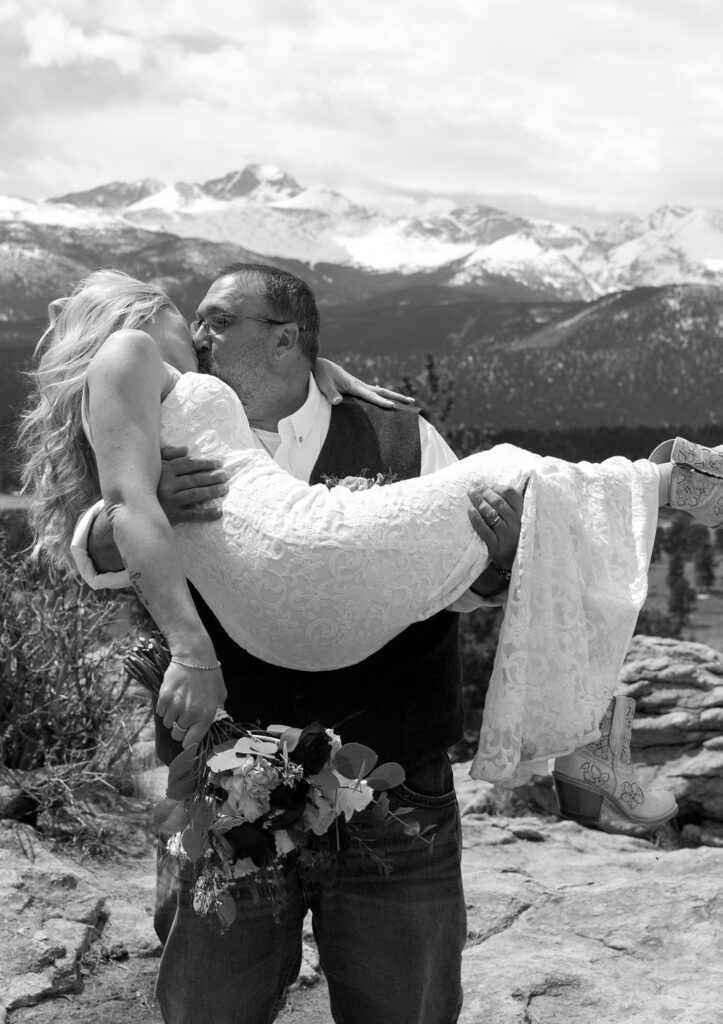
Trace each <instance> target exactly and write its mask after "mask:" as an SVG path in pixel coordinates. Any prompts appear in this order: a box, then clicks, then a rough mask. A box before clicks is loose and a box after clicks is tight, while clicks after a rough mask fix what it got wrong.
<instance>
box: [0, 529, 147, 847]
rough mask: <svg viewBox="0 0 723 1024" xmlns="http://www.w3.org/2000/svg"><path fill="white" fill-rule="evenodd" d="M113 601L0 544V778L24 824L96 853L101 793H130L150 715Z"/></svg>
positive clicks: (115, 601)
mask: <svg viewBox="0 0 723 1024" xmlns="http://www.w3.org/2000/svg"><path fill="white" fill-rule="evenodd" d="M120 604H121V602H120V601H119V600H118V599H110V600H108V599H103V598H102V597H99V596H98V595H97V594H95V593H93V592H92V591H90V590H89V589H88V588H87V587H85V586H83V585H81V584H79V583H78V582H76V581H75V580H74V579H72V578H71V577H69V576H66V575H53V574H50V573H49V572H48V571H47V570H46V569H44V568H43V567H41V566H38V565H35V564H33V563H32V562H30V561H29V560H28V559H27V557H24V556H23V555H22V554H20V553H17V552H14V553H11V552H9V551H8V550H7V547H6V546H5V545H2V544H0V606H1V607H2V609H3V622H2V625H1V626H0V781H2V782H3V783H4V788H5V791H6V795H7V794H10V795H12V794H13V793H14V794H16V796H15V799H16V800H19V806H20V808H21V809H23V807H25V814H24V815H23V817H24V820H27V821H30V822H31V823H36V822H37V821H38V820H40V821H41V822H42V823H44V824H45V826H46V827H47V828H48V830H49V831H50V832H51V834H53V835H54V836H55V837H56V838H71V839H73V840H77V841H79V842H81V844H85V845H88V846H89V847H90V848H91V849H93V848H94V847H95V846H98V849H93V852H103V849H102V848H103V842H102V836H101V837H99V836H98V835H97V834H96V833H97V827H96V825H95V823H94V821H95V819H94V815H93V806H94V804H96V805H97V802H98V801H97V796H98V792H99V791H106V793H108V794H110V793H111V792H113V791H115V792H118V793H123V792H128V787H129V784H130V773H129V771H128V768H129V761H130V757H131V752H132V745H133V743H134V741H135V740H136V739H137V737H138V735H139V733H140V731H141V730H142V728H143V726H144V725H145V723H146V722H147V721H148V717H149V708H148V704H147V698H146V697H145V696H144V695H142V693H141V692H140V691H139V689H138V688H137V686H136V685H135V684H132V683H131V682H130V680H129V679H128V677H127V675H126V673H125V672H124V671H123V669H122V663H121V656H120V655H121V648H122V646H125V644H121V643H120V642H119V641H118V640H114V639H112V636H111V632H112V626H113V623H114V620H115V619H116V618H117V616H118V612H119V608H120ZM23 798H24V800H25V804H23ZM11 802H12V801H11ZM5 815H6V816H9V813H8V811H7V809H6V810H5ZM38 815H40V818H39V819H38ZM13 816H17V817H20V816H21V815H13Z"/></svg>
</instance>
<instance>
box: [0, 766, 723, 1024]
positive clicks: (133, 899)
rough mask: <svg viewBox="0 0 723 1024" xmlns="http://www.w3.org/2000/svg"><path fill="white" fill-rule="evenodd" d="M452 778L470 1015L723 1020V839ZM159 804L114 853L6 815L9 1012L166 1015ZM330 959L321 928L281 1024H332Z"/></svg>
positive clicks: (581, 1021)
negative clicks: (159, 984) (684, 834)
mask: <svg viewBox="0 0 723 1024" xmlns="http://www.w3.org/2000/svg"><path fill="white" fill-rule="evenodd" d="M456 776H457V788H458V793H459V798H460V805H461V808H462V811H463V822H464V875H465V884H466V892H467V903H468V915H469V920H468V936H469V938H468V944H467V949H466V951H465V956H464V981H465V1007H464V1010H463V1014H462V1017H461V1024H473V1022H474V1024H479V1022H480V1021H484V1022H485V1024H553V1022H554V1024H567V1022H570V1024H572V1022H575V1024H605V1022H613V1021H614V1022H616V1024H618V1022H624V1024H660V1022H662V1021H674V1022H676V1024H719V1021H720V1020H721V1010H720V1004H721V998H722V997H723V887H722V885H721V878H722V877H723V849H720V848H711V847H698V848H691V847H687V846H685V845H684V844H683V841H682V840H681V839H680V838H676V837H675V835H674V834H672V833H668V834H667V835H663V836H662V837H659V842H660V845H655V844H653V843H651V842H649V841H646V840H642V839H638V838H633V837H630V836H620V835H610V834H606V833H602V832H593V831H589V830H585V829H583V828H581V827H580V826H578V825H575V824H573V823H570V822H560V821H557V820H555V819H554V818H553V817H550V816H545V815H542V814H541V815H539V816H530V815H527V816H515V815H514V814H512V813H510V814H504V813H502V814H500V813H497V814H495V815H491V814H489V813H488V811H489V809H490V807H491V806H492V804H493V803H495V802H496V803H497V805H498V807H499V802H500V801H499V800H496V801H495V800H493V799H492V796H493V794H492V793H491V789H490V787H489V786H488V785H486V784H485V783H476V782H473V781H472V780H471V779H469V778H468V776H467V774H466V768H465V766H463V765H458V766H456ZM149 779H150V782H151V787H150V788H151V789H152V788H157V787H158V785H160V784H161V778H160V776H158V774H156V776H154V775H153V773H149ZM147 782H148V779H147ZM150 802H152V798H151V796H150V795H149V796H148V797H147V798H145V799H137V800H134V801H127V802H126V804H124V808H123V812H124V813H123V818H122V821H123V828H122V830H121V831H118V835H117V841H116V842H115V843H114V847H115V854H114V856H113V858H112V859H108V860H105V861H102V862H97V861H93V862H90V861H85V862H80V861H78V860H77V859H71V858H70V857H69V856H68V855H67V853H66V854H60V853H58V852H55V853H54V852H52V851H51V850H50V849H49V847H48V846H47V844H44V843H43V842H41V841H40V840H39V839H38V837H37V835H36V833H35V832H34V831H33V830H32V829H29V828H28V827H26V826H22V825H18V824H15V823H11V822H0V900H1V901H2V906H3V908H4V912H3V915H2V923H0V947H1V948H2V949H3V956H2V957H1V958H0V1001H2V1004H3V1006H4V1019H5V1020H6V1021H7V1022H8V1024H31V1022H32V1024H41V1022H42V1024H50V1022H51V1021H52V1022H53V1024H56V1022H57V1024H65V1022H67V1024H98V1022H99V1021H102V1022H103V1024H152V1022H160V1020H161V1017H160V1014H159V1013H158V1010H157V1009H156V1007H155V1005H154V1002H153V981H154V976H155V971H156V968H157V962H158V954H159V950H158V946H157V943H156V941H155V936H154V934H153V930H152V927H151V911H152V903H153V881H154V879H153V854H152V837H151V836H150V834H149V832H148V829H147V820H148V816H147V808H148V806H149V803H150ZM503 803H504V801H503ZM503 809H504V808H503ZM509 809H510V811H512V810H513V809H514V808H513V807H512V805H511V804H510V808H509ZM109 827H110V826H109ZM116 828H117V825H116ZM317 968H318V963H317V961H316V956H315V951H314V948H313V944H312V943H311V942H310V940H309V942H308V944H307V949H306V961H305V963H304V968H303V971H302V977H301V979H300V982H299V983H297V986H296V987H295V989H294V991H293V992H292V993H291V996H290V999H289V1003H288V1006H287V1007H286V1009H285V1010H284V1011H283V1012H282V1014H281V1016H280V1017H279V1021H280V1022H281V1024H331V1020H332V1018H331V1016H330V1014H329V1011H328V1005H327V1000H326V992H325V986H324V982H323V979H322V978H321V977H320V976H319V974H318V970H317ZM1 1020H3V1014H2V1013H0V1021H1Z"/></svg>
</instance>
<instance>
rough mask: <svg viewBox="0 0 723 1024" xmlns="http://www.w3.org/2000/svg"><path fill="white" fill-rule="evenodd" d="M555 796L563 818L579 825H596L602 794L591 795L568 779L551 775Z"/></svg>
mask: <svg viewBox="0 0 723 1024" xmlns="http://www.w3.org/2000/svg"><path fill="white" fill-rule="evenodd" d="M552 781H553V785H554V787H555V796H556V797H557V803H558V805H559V807H560V814H561V815H562V816H563V818H572V819H573V821H579V822H580V824H581V825H596V824H597V822H598V819H599V817H600V811H601V809H602V802H603V795H602V793H592V792H591V791H590V790H589V789H583V788H582V787H581V786H577V785H576V784H575V783H574V782H571V781H570V780H569V779H563V778H561V777H560V776H558V775H556V774H555V773H554V772H553V773H552Z"/></svg>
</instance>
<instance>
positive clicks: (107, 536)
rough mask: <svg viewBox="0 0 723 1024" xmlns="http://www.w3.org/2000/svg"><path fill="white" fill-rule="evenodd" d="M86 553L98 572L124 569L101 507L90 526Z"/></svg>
mask: <svg viewBox="0 0 723 1024" xmlns="http://www.w3.org/2000/svg"><path fill="white" fill-rule="evenodd" d="M88 554H89V555H90V557H91V559H92V560H93V565H94V566H95V568H96V570H97V571H98V572H99V573H106V572H120V571H121V570H122V569H125V566H124V564H123V559H122V558H121V556H120V551H119V550H118V548H117V547H116V543H115V539H114V537H113V527H112V525H111V522H110V520H109V519H108V515H107V513H106V510H105V508H103V509H101V511H100V512H99V513H98V515H97V516H96V517H95V519H94V520H93V525H92V526H91V528H90V533H89V534H88Z"/></svg>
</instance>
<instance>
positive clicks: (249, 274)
mask: <svg viewBox="0 0 723 1024" xmlns="http://www.w3.org/2000/svg"><path fill="white" fill-rule="evenodd" d="M318 328H319V317H318V312H317V308H316V303H315V301H314V296H313V294H312V292H311V290H310V289H309V288H308V286H307V285H306V284H305V283H304V282H303V281H301V280H300V279H299V278H296V277H295V276H293V275H291V274H288V273H286V272H284V271H280V270H278V269H277V268H274V267H270V266H266V265H263V264H235V265H232V266H230V267H227V268H226V269H225V270H224V271H222V272H221V274H220V275H219V277H218V278H217V279H216V280H215V281H214V282H213V284H212V285H211V287H210V289H209V291H208V293H207V294H206V296H205V297H204V299H203V301H202V302H201V303H200V305H199V307H198V314H197V319H196V320H195V321H194V324H193V325H192V329H193V331H194V344H195V347H196V350H197V352H198V355H199V363H200V364H201V365H202V366H203V368H207V369H209V370H210V371H211V372H212V373H214V374H216V375H217V376H219V377H220V378H221V379H223V380H225V381H226V382H227V383H228V384H230V385H231V387H233V388H234V390H235V391H236V392H237V393H238V394H239V397H240V398H241V399H242V401H243V403H244V406H245V409H246V413H247V415H248V418H249V421H250V423H251V426H252V428H253V429H254V432H255V436H256V438H257V441H258V445H259V447H260V448H264V449H265V450H266V451H268V452H269V454H271V455H272V457H274V458H275V459H276V460H277V462H279V464H280V465H281V466H283V467H284V468H286V469H287V470H288V471H289V472H291V473H292V474H294V475H295V476H297V477H299V478H301V479H305V480H309V482H311V483H317V482H320V481H323V480H324V479H325V478H327V477H330V478H338V477H343V476H346V475H366V476H375V475H376V474H378V473H381V474H383V475H384V476H385V477H387V478H389V477H392V476H393V477H394V478H396V479H404V478H407V477H411V476H416V475H420V474H424V473H429V472H433V471H434V470H436V469H440V468H442V467H443V466H444V465H447V464H449V463H450V462H451V461H454V459H455V456H454V455H453V453H452V452H451V450H450V449H449V448H448V446H447V445H446V443H445V442H444V441H443V439H442V438H441V437H440V435H439V434H437V432H436V431H434V429H433V428H432V427H431V426H430V425H429V424H428V423H427V422H426V421H425V420H423V419H422V418H421V417H419V416H417V415H416V413H415V412H413V411H410V410H408V409H402V408H397V409H394V410H391V411H386V410H383V409H380V408H378V407H376V406H374V405H371V404H368V403H364V402H359V401H355V400H348V399H345V400H344V401H343V402H341V403H340V404H334V405H331V404H330V403H329V402H328V401H327V400H326V399H325V398H324V397H323V395H322V394H321V393H320V391H319V390H318V388H317V386H316V384H315V383H314V379H313V377H312V376H311V375H310V370H311V368H312V367H313V365H314V361H315V359H316V355H317V352H318ZM174 463H175V466H176V468H179V469H181V470H182V471H183V472H182V473H181V474H180V476H179V477H176V476H175V475H174V473H173V470H174ZM164 472H165V478H164V479H165V482H164V484H163V488H162V490H163V491H164V492H165V494H166V499H165V506H164V507H166V510H167V513H168V514H169V518H171V520H172V521H175V522H177V521H179V519H181V518H187V517H188V516H189V515H191V516H193V517H194V518H199V517H201V518H202V517H203V516H204V515H208V514H210V513H207V512H206V513H204V512H203V511H200V512H199V511H197V510H194V509H193V508H191V509H190V510H189V509H188V507H187V506H188V504H189V502H188V500H187V499H188V498H189V493H190V492H189V490H188V488H187V484H188V483H189V482H190V483H191V484H193V485H201V490H200V491H198V490H197V489H196V488H195V487H194V489H193V493H192V497H193V499H194V500H195V501H199V500H201V499H203V498H204V497H206V496H213V495H214V494H217V493H218V488H219V487H220V486H221V487H222V484H219V477H218V476H217V475H215V474H214V472H213V470H212V469H211V468H209V467H208V466H204V465H203V464H202V465H201V466H200V467H199V465H198V464H195V465H194V463H193V462H192V460H187V459H182V458H179V459H176V460H171V461H170V463H168V464H167V466H166V469H165V471H164ZM194 472H195V473H197V474H200V475H198V476H194V475H193V474H194ZM188 474H190V476H189V475H188ZM169 480H170V481H171V482H170V483H169ZM204 484H205V485H207V486H210V487H211V490H210V491H208V490H206V491H204V490H203V485H204ZM471 497H472V496H471ZM473 504H474V509H473V510H472V511H471V518H472V520H473V523H474V524H475V528H476V529H477V531H478V533H479V534H480V536H481V537H482V539H483V540H484V541H485V543H486V544H487V545H488V548H489V550H490V554H491V557H492V558H493V559H494V560H495V561H496V563H497V567H494V566H491V567H489V568H488V569H487V570H486V571H485V572H484V573H483V574H482V576H481V577H480V578H479V579H478V580H477V581H476V583H475V584H474V587H473V590H474V591H475V592H476V593H477V594H478V595H480V597H476V596H475V595H474V594H468V595H465V596H464V598H463V599H462V601H461V602H460V604H459V608H457V606H455V608H456V609H457V610H471V609H472V608H473V607H476V606H478V605H479V604H481V603H484V599H485V598H491V599H493V600H494V599H495V597H498V598H499V597H500V596H504V588H505V579H504V575H503V573H504V570H505V569H508V568H509V566H510V565H511V563H512V560H513V557H514V553H515V549H516V544H517V539H518V536H519V524H520V515H521V507H522V500H521V496H520V495H519V494H518V493H517V492H514V491H512V490H506V491H504V492H500V493H497V492H495V491H493V490H491V489H483V490H482V491H480V492H477V493H476V494H475V495H474V497H473ZM180 505H183V506H185V509H184V510H183V511H180V512H179V506H180ZM81 533H82V531H81ZM79 542H80V546H81V548H82V539H81V540H80V541H79ZM88 551H89V553H90V556H91V558H92V559H93V561H94V562H95V564H96V567H97V568H98V569H100V570H101V571H102V570H105V569H114V568H116V567H118V566H119V565H120V561H119V560H118V559H117V556H115V558H116V560H115V562H114V554H113V544H112V532H109V529H108V526H107V521H105V520H104V517H103V516H102V515H99V516H97V517H96V518H95V519H94V520H93V525H92V529H91V531H90V539H89V544H88ZM80 557H81V558H82V555H81V556H80ZM87 564H88V563H87V562H86V565H87ZM93 571H94V570H92V569H90V568H86V576H88V575H91V574H92V572H93ZM108 582H111V583H112V582H115V583H116V584H118V583H121V585H122V582H123V577H122V574H118V575H117V576H116V577H115V580H114V581H113V580H108V579H107V578H104V577H96V580H95V585H100V586H102V585H106V584H107V583H108ZM194 596H195V597H196V600H197V605H198V607H199V611H200V614H201V616H202V618H203V620H204V623H205V625H206V628H207V629H208V631H209V634H210V636H211V638H212V640H213V643H214V647H215V649H216V652H217V654H218V657H219V660H220V662H221V664H222V666H223V670H224V678H225V682H226V686H227V689H228V700H227V703H226V707H227V710H228V711H229V713H230V714H231V716H232V717H233V718H234V719H235V720H237V721H256V720H259V721H260V722H261V723H262V724H264V725H265V724H268V723H269V722H283V723H285V724H287V725H295V726H304V725H306V724H308V723H309V722H311V721H314V720H318V721H320V722H322V723H323V724H325V725H328V726H332V725H335V724H337V723H339V722H344V723H345V724H344V725H342V727H341V732H342V736H343V738H344V739H346V740H355V741H358V742H361V743H366V744H368V745H369V746H370V747H372V749H374V750H375V751H376V752H377V753H378V755H379V758H380V760H381V761H385V760H396V761H399V762H401V764H402V765H403V766H404V768H405V770H406V773H407V777H406V780H405V783H404V785H402V786H400V787H399V788H398V790H396V791H394V792H393V793H392V795H391V807H392V810H394V809H395V807H404V808H412V811H411V812H410V814H409V815H408V816H407V817H406V819H405V820H407V821H409V820H410V819H414V820H415V821H416V822H418V824H419V827H420V829H421V830H424V829H426V828H427V827H431V830H432V831H433V833H434V841H433V842H432V844H431V845H428V844H426V843H424V842H423V841H422V840H420V839H419V838H410V837H408V836H406V835H402V834H399V833H397V832H394V831H392V830H385V831H384V832H381V833H380V832H379V831H378V830H375V827H374V825H373V824H372V823H371V822H368V823H367V825H366V826H365V829H366V830H365V831H364V832H363V833H362V835H361V838H362V839H363V840H364V842H366V843H367V844H368V845H369V846H370V847H371V849H372V850H373V851H374V853H375V855H376V857H375V858H374V859H372V858H371V857H369V856H368V855H365V856H361V855H359V854H357V853H356V852H353V851H349V852H348V853H347V854H346V855H345V856H344V858H343V859H342V861H341V864H340V867H339V870H338V871H337V872H336V874H335V875H334V877H333V878H329V879H325V880H323V881H322V882H320V883H319V882H313V883H312V882H310V881H309V880H308V879H303V878H300V877H298V875H297V873H296V871H295V870H293V869H292V870H291V871H290V872H289V874H288V875H287V877H286V880H285V884H286V903H285V907H284V910H283V915H282V920H281V922H280V923H276V922H275V921H274V920H273V919H272V916H271V912H270V908H269V907H268V906H266V905H263V904H261V905H257V906H254V905H253V904H252V903H251V902H250V901H249V904H248V906H244V907H242V908H241V909H240V912H239V915H238V918H237V922H236V923H235V924H234V925H233V926H232V928H231V929H230V930H229V931H228V932H226V933H224V934H223V935H219V934H217V933H216V932H215V931H213V930H212V929H210V928H209V927H208V924H207V922H205V921H204V920H203V919H201V918H200V917H199V916H197V915H196V914H195V913H194V911H193V909H192V907H191V906H190V901H189V891H188V884H187V883H188V879H187V878H185V877H183V876H182V875H180V876H179V875H174V874H173V865H175V863H176V862H175V861H173V863H172V864H171V865H165V866H164V868H163V870H162V872H161V875H160V879H159V890H158V895H159V900H158V912H157V915H156V927H157V930H158V932H159V935H160V937H161V939H162V940H163V941H164V943H165V945H164V952H163V957H162V960H161V965H160V970H159V977H158V987H157V995H158V999H159V1001H160V1004H161V1007H162V1010H163V1013H164V1017H165V1019H166V1021H167V1022H170V1024H190V1022H194V1024H197V1022H198V1021H201V1020H213V1021H215V1022H216V1024H232V1022H237V1021H240V1020H243V1021H244V1022H246V1024H266V1022H268V1021H271V1020H273V1019H274V1017H275V1015H276V1013H277V1011H278V1009H279V1008H280V1005H281V1003H282V1001H283V997H284V994H285V991H286V989H287V987H288V985H289V984H290V983H291V981H293V980H294V978H295V977H296V975H297V973H298V970H299V965H300V961H301V926H302V921H303V918H304V915H305V913H306V911H307V909H311V911H312V913H313V926H314V933H315V937H316V940H317V944H318V948H319V955H320V959H321V964H322V967H323V970H324V973H325V975H326V978H327V981H328V985H329V995H330V1001H331V1007H332V1013H333V1015H334V1018H335V1020H338V1021H344V1022H345V1024H413V1022H414V1024H453V1022H454V1021H456V1020H457V1018H458V1016H459V1012H460V1008H461V1004H462V991H461V984H460V969H461V954H462V948H463V946H464V942H465V938H466V920H465V904H464V896H463V892H462V883H461V872H460V853H461V849H460V830H459V815H458V809H457V804H456V800H455V794H454V787H453V781H452V772H451V767H450V765H449V762H448V759H447V755H446V750H447V749H448V747H450V746H451V745H452V744H453V743H455V742H456V741H457V740H458V739H459V737H460V735H461V728H462V706H461V685H460V666H459V654H458V646H457V645H458V625H457V615H456V614H455V612H453V611H444V612H441V613H440V614H438V615H436V616H434V617H433V618H431V619H429V620H427V621H425V622H422V623H418V624H416V625H414V626H411V627H410V628H409V629H407V630H406V631H405V632H404V633H402V634H401V635H400V636H398V637H396V638H395V639H394V640H393V641H392V642H391V643H389V644H387V646H386V647H385V648H383V650H381V651H379V652H378V653H377V654H375V655H374V656H372V657H371V658H368V659H367V660H366V661H364V662H362V663H360V664H357V665H353V666H351V667H349V668H345V669H342V670H337V671H333V672H320V673H309V672H298V671H293V670H285V669H280V668H278V667H275V666H270V665H267V664H265V663H263V662H261V661H259V660H258V659H256V658H253V657H252V656H251V655H249V654H248V653H247V652H246V651H243V650H242V649H241V648H239V647H238V646H237V645H236V644H234V643H233V641H232V640H231V639H230V638H229V637H228V636H227V635H226V634H225V633H224V632H223V630H222V629H221V627H220V626H219V624H218V622H217V621H216V620H215V618H214V617H213V615H212V614H211V612H210V611H209V610H208V608H207V607H206V606H205V605H204V603H203V602H202V601H201V599H200V598H199V597H198V596H197V595H194ZM347 719H348V722H347V721H346V720H347ZM161 743H162V745H163V744H165V747H166V749H167V750H168V752H169V753H171V750H170V749H169V747H168V736H167V735H165V736H161ZM177 749H178V748H177ZM378 858H381V860H383V861H384V862H386V863H387V864H389V865H390V866H391V869H392V870H391V871H390V872H389V873H388V874H384V873H380V872H379V870H378V868H377V867H376V864H375V861H376V860H377V859H378Z"/></svg>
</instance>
